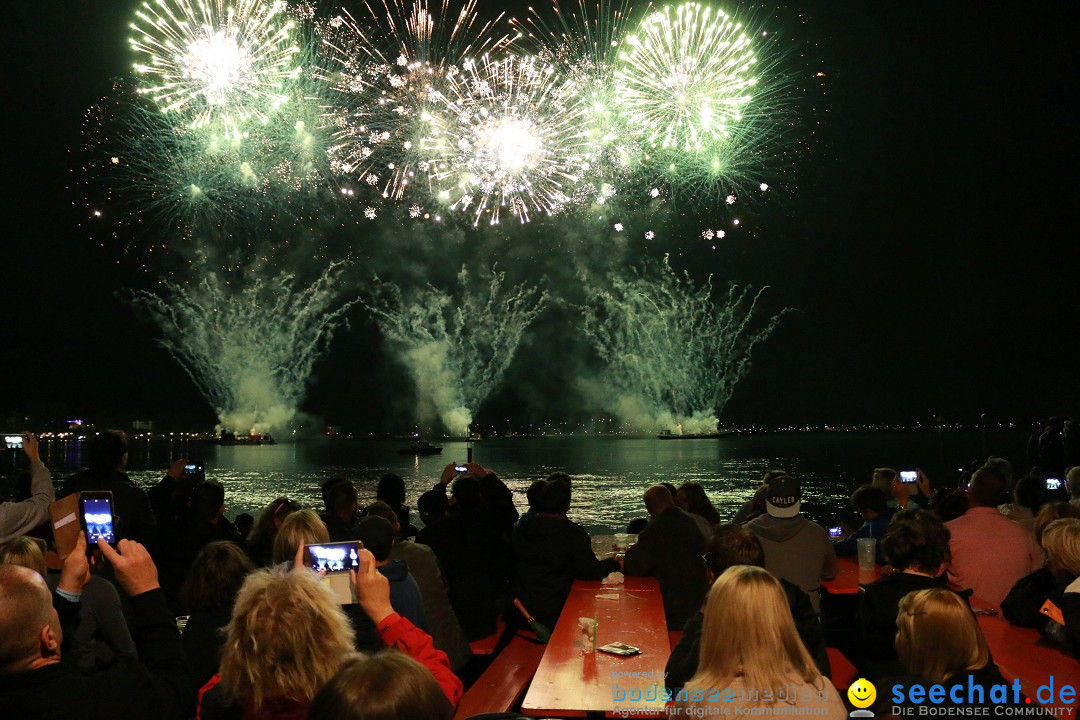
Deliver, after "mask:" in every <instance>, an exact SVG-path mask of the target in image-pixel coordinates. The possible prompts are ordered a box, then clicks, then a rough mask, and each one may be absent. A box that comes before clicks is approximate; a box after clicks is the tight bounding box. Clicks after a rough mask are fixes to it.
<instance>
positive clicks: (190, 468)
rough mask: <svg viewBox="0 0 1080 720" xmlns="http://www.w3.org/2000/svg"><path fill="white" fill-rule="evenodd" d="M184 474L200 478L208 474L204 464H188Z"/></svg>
mask: <svg viewBox="0 0 1080 720" xmlns="http://www.w3.org/2000/svg"><path fill="white" fill-rule="evenodd" d="M184 472H186V473H187V474H188V475H198V476H200V477H201V476H203V475H205V474H206V471H205V470H204V468H203V465H202V463H188V464H187V465H185V466H184Z"/></svg>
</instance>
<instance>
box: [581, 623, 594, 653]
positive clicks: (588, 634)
mask: <svg viewBox="0 0 1080 720" xmlns="http://www.w3.org/2000/svg"><path fill="white" fill-rule="evenodd" d="M578 628H579V629H580V630H581V652H584V653H592V652H596V618H578Z"/></svg>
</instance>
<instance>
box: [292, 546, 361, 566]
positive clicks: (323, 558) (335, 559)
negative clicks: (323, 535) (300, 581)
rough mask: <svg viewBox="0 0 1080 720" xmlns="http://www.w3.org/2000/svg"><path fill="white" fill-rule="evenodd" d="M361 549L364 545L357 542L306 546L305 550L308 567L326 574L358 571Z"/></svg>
mask: <svg viewBox="0 0 1080 720" xmlns="http://www.w3.org/2000/svg"><path fill="white" fill-rule="evenodd" d="M362 547H364V544H363V543H362V542H360V541H359V540H347V541H345V542H334V543H320V544H318V545H308V546H307V548H306V550H307V559H308V567H309V568H311V569H312V570H315V571H316V572H327V573H347V572H349V571H350V570H356V571H359V570H360V549H361V548H362Z"/></svg>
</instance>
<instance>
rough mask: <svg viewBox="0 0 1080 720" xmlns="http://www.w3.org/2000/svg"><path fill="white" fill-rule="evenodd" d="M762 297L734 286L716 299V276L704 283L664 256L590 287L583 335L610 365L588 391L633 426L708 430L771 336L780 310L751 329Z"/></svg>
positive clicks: (638, 427) (653, 429)
mask: <svg viewBox="0 0 1080 720" xmlns="http://www.w3.org/2000/svg"><path fill="white" fill-rule="evenodd" d="M760 296H761V291H758V292H757V293H753V292H752V291H751V290H750V289H749V288H741V289H740V288H738V287H735V286H732V287H731V288H730V290H729V291H728V293H727V296H726V298H725V299H724V300H722V301H714V300H713V299H712V283H711V279H710V280H709V281H707V282H705V283H704V284H701V285H698V284H695V283H694V281H693V280H691V278H690V276H689V274H686V273H684V274H682V275H680V274H678V273H676V272H675V271H674V270H673V269H672V268H671V266H670V264H669V263H668V259H667V257H665V258H664V262H663V263H662V264H661V265H657V266H650V265H648V264H646V265H644V266H643V270H641V271H639V272H637V273H634V274H633V275H630V276H626V277H624V276H621V275H616V274H613V275H612V276H611V277H610V278H609V283H608V287H607V288H593V289H592V290H591V293H590V296H589V298H588V301H587V303H586V305H585V306H584V307H583V312H584V315H585V324H584V328H585V334H586V336H587V337H588V339H589V341H590V343H591V344H592V346H593V349H594V350H595V351H596V353H597V354H598V355H599V357H600V358H601V360H602V361H603V362H604V364H605V366H606V369H605V372H604V382H603V383H602V384H600V383H587V384H586V385H585V386H584V388H585V391H586V392H588V393H589V394H590V395H591V396H593V397H594V398H595V399H596V401H597V402H598V403H600V404H601V406H603V407H605V408H606V409H607V410H608V411H609V412H611V413H612V414H613V415H615V417H617V418H618V419H619V420H620V421H621V422H623V423H625V424H626V425H629V426H630V427H632V428H634V429H637V430H644V431H656V430H661V431H663V430H666V431H669V432H674V433H711V432H715V431H716V429H717V419H718V417H719V416H720V413H721V412H723V409H724V406H725V405H726V404H727V402H728V400H729V399H730V398H731V395H732V392H733V391H734V389H735V386H736V384H738V382H739V381H740V380H741V379H742V378H743V377H744V376H745V375H746V374H747V373H748V372H749V371H750V354H751V351H752V350H753V349H754V347H755V346H756V345H757V344H758V343H759V342H762V341H763V340H765V339H766V338H768V336H769V335H770V334H771V333H772V331H773V330H774V329H775V328H776V326H777V323H779V321H780V318H781V316H782V315H783V314H784V313H783V312H781V313H780V314H778V315H775V316H773V317H771V318H768V319H766V320H765V321H764V323H763V324H762V325H761V326H760V327H758V328H756V329H755V328H754V327H752V325H753V324H754V321H755V320H756V319H757V314H758V313H757V303H758V299H759V298H760Z"/></svg>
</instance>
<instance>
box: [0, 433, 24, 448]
mask: <svg viewBox="0 0 1080 720" xmlns="http://www.w3.org/2000/svg"><path fill="white" fill-rule="evenodd" d="M4 444H5V445H6V446H7V449H8V450H21V449H22V445H23V436H22V433H15V432H9V433H4Z"/></svg>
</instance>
